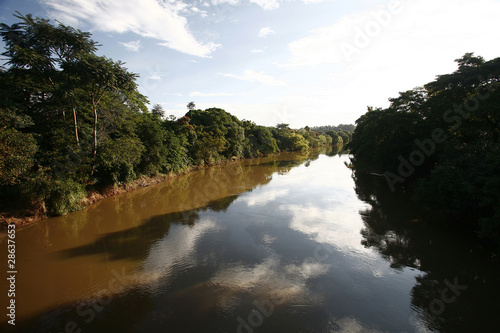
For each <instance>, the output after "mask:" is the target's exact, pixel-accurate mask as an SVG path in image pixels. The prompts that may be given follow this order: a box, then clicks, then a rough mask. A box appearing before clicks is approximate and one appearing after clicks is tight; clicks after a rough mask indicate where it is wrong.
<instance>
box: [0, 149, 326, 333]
mask: <svg viewBox="0 0 500 333" xmlns="http://www.w3.org/2000/svg"><path fill="white" fill-rule="evenodd" d="M318 156H319V153H317V152H310V153H307V154H302V155H299V162H296V161H291V160H290V161H288V160H286V161H284V162H278V163H276V162H274V161H267V160H266V159H261V161H262V162H263V163H262V164H260V165H267V166H268V167H267V168H266V169H265V170H264V171H257V170H256V169H247V168H243V169H246V170H248V171H245V170H243V169H242V168H241V166H238V165H234V166H232V167H233V168H234V169H235V170H234V172H231V173H230V174H229V175H224V176H225V178H220V176H219V173H221V172H222V171H219V170H222V169H219V168H213V169H207V170H203V171H202V173H204V174H206V175H205V177H206V176H207V175H208V176H210V178H209V181H208V183H211V182H219V183H220V182H222V183H224V184H225V185H227V184H228V183H231V184H233V183H234V184H237V183H238V184H247V185H246V186H245V189H244V190H241V191H239V192H238V194H231V193H229V192H227V195H226V196H222V197H220V198H219V199H216V200H211V201H208V202H205V204H202V205H201V206H199V207H197V208H195V209H184V210H183V209H182V208H183V207H186V206H183V205H184V204H186V202H188V201H190V200H189V198H190V197H189V195H193V193H194V194H195V195H199V198H197V199H196V200H195V199H194V198H192V197H191V198H192V199H191V201H192V202H195V201H196V203H197V204H199V203H200V202H203V200H204V199H203V198H205V197H206V196H205V195H204V193H205V192H206V191H207V188H208V187H207V186H205V185H207V183H206V182H205V183H204V184H203V189H202V188H201V187H200V186H201V185H196V186H194V190H193V189H191V190H189V189H190V188H191V187H192V186H193V185H192V183H193V182H196V181H193V180H192V179H191V178H189V177H185V178H181V179H180V180H181V181H182V184H181V185H182V186H183V187H182V188H183V189H184V190H181V189H179V188H177V189H176V192H175V193H170V189H167V188H166V187H161V186H160V187H157V188H156V189H153V188H152V189H151V190H153V192H154V193H156V195H157V196H158V197H164V198H168V197H170V196H172V195H177V196H181V197H182V198H181V200H179V202H181V205H180V206H179V209H178V211H173V212H170V213H166V214H160V215H156V216H153V217H150V218H147V219H145V220H143V221H141V222H140V223H139V224H138V225H135V226H131V227H128V228H125V229H123V230H120V231H114V232H107V233H105V234H103V235H100V236H98V237H97V238H96V239H93V240H92V241H90V242H87V243H84V244H82V245H78V246H73V247H69V248H65V249H62V250H59V251H56V252H53V255H52V256H53V257H55V258H57V257H59V258H60V259H71V258H77V257H90V256H96V257H98V258H102V259H100V260H107V261H118V260H129V259H130V261H139V262H141V260H142V259H144V258H146V257H147V256H148V255H149V254H150V252H151V251H152V247H153V246H154V244H155V243H158V242H159V241H161V240H164V239H166V237H168V235H169V233H171V232H172V228H177V227H178V226H185V227H188V228H191V227H195V226H196V224H197V222H198V221H199V214H200V213H202V212H224V211H226V210H227V209H228V207H229V206H230V205H231V204H232V203H233V202H234V201H235V200H236V199H237V198H238V196H239V195H240V194H241V193H244V192H247V191H251V190H252V189H253V188H255V187H256V186H260V185H264V184H267V183H268V182H269V181H270V180H271V178H272V177H271V176H272V174H274V173H277V174H284V173H287V172H289V171H290V170H291V169H292V168H293V167H297V166H299V165H301V164H304V163H307V162H310V161H311V160H315V159H317V158H318ZM269 166H271V167H269ZM238 168H239V169H238ZM257 169H260V168H257ZM233 178H234V179H235V180H233ZM195 179H197V178H195ZM216 180H217V181H216ZM177 192H178V194H177ZM217 193H219V192H217ZM220 193H222V192H220ZM224 193H226V192H224ZM130 197H131V198H132V199H130V200H133V201H131V202H129V203H128V204H120V205H119V206H118V207H117V208H116V210H117V212H118V211H119V212H121V213H122V214H126V215H127V216H132V218H137V217H138V216H140V215H139V213H137V212H134V209H136V210H137V209H138V208H139V207H142V203H143V200H142V199H141V198H142V195H141V194H138V195H135V196H134V195H131V196H130ZM184 197H185V198H184ZM127 200H129V199H127ZM118 201H119V200H118ZM148 205H149V206H154V205H158V203H157V204H155V203H152V202H151V203H149V204H148ZM149 206H146V207H149ZM195 206H196V205H195ZM191 207H192V206H191ZM140 209H147V208H140ZM149 209H151V208H149ZM129 210H130V212H129ZM99 213H100V210H99V209H97V210H96V212H95V213H92V214H90V215H89V216H90V217H89V218H84V217H81V219H82V221H79V220H78V219H77V220H75V221H73V220H72V219H75V217H74V216H77V215H74V216H73V217H72V219H70V222H71V221H72V222H74V223H77V222H81V223H80V224H81V226H80V227H78V226H76V227H75V228H76V229H75V230H73V229H72V232H73V231H74V232H75V233H78V232H81V231H82V230H87V229H78V228H89V226H91V225H92V221H95V220H94V218H96V217H97V216H95V214H99ZM113 214H114V213H113ZM112 216H113V217H114V216H115V215H112ZM97 221H98V222H99V223H104V222H105V221H106V218H103V217H99V220H97ZM65 225H67V223H65V224H63V223H58V224H55V227H57V228H63V227H64V226H65ZM70 235H71V236H72V237H73V234H70ZM112 273H113V274H112V276H113V275H114V276H115V277H116V278H111V280H110V281H109V287H108V288H107V289H106V288H105V289H104V290H100V291H95V292H92V291H88V293H87V294H85V295H84V296H82V297H86V298H84V299H83V300H82V299H79V300H78V301H69V302H65V303H64V302H62V303H59V305H58V306H55V307H54V306H52V307H50V308H46V309H44V310H38V312H37V313H33V314H31V315H30V316H26V317H24V318H22V320H21V319H19V320H17V321H16V326H15V327H12V326H11V325H8V324H7V323H5V322H2V323H1V324H0V330H1V331H5V332H8V331H15V332H54V333H55V332H137V331H148V329H147V328H144V327H142V326H143V325H145V323H148V322H151V323H154V318H153V319H151V318H150V316H151V315H152V314H154V313H155V312H162V311H163V312H165V313H163V314H162V318H168V319H167V321H168V322H167V323H165V324H167V326H166V327H172V328H173V330H172V331H176V330H175V329H176V328H178V329H179V330H183V329H186V328H187V331H193V332H194V331H196V328H199V327H203V325H204V324H200V322H199V321H203V322H205V323H206V325H207V326H206V328H207V329H206V331H212V332H217V331H219V330H220V329H222V330H224V329H227V330H231V331H233V330H234V323H232V322H229V321H228V320H227V318H224V314H221V313H219V310H218V309H216V308H210V307H209V308H207V309H204V311H201V312H200V311H197V312H198V313H202V316H201V317H198V319H197V321H196V322H195V321H193V322H190V321H189V320H188V321H187V322H186V321H185V320H183V321H182V322H180V321H179V319H178V318H177V319H176V318H175V316H174V315H173V314H174V312H172V311H173V310H172V309H181V312H185V313H189V311H190V310H189V309H188V308H186V307H187V306H189V302H188V303H186V298H184V297H183V296H182V295H181V294H174V295H172V296H171V297H170V296H169V298H168V299H167V300H162V302H161V305H160V308H159V305H158V304H155V298H154V297H151V294H149V290H148V288H149V287H147V286H151V285H152V284H153V285H154V284H155V282H154V281H153V282H151V281H149V280H147V281H144V279H145V278H149V277H145V276H134V275H135V273H134V272H133V271H130V272H116V271H114V272H112ZM206 274H210V272H201V273H200V274H198V276H199V278H200V281H204V280H205V279H206V276H205V275H206ZM153 278H154V277H153ZM171 278H172V279H173V280H174V281H173V282H171V283H172V284H173V285H174V284H175V285H177V286H178V285H179V284H181V285H182V284H185V283H188V282H189V283H190V284H191V285H194V286H196V285H197V284H196V281H185V280H184V281H183V278H182V276H181V275H178V276H177V275H175V276H172V277H171ZM158 279H160V280H159V281H158V282H157V283H158V285H162V282H161V279H162V277H161V276H160V277H158ZM111 284H113V287H111ZM180 289H182V288H180ZM180 289H179V290H180ZM195 289H196V288H195ZM195 289H193V290H194V291H196V292H198V293H200V295H201V294H207V293H208V294H210V293H212V294H213V293H217V290H211V289H210V288H208V287H203V288H200V289H199V290H197V289H196V290H195ZM207 298H210V297H207ZM190 299H191V302H193V300H196V299H199V297H191V298H190ZM201 303H202V302H201ZM201 303H200V304H201ZM200 304H194V303H193V304H191V305H192V306H194V307H195V306H203V304H201V305H200ZM182 309H185V311H184V310H182ZM170 312H172V315H168V313H170ZM175 312H176V313H178V312H179V311H177V310H176V311H175ZM217 316H218V317H217ZM214 318H219V319H215V320H214ZM146 319H147V320H146ZM184 319H186V317H185V318H184ZM232 319H234V318H232ZM111 323H112V324H111ZM210 325H212V326H213V327H209V326H210ZM224 326H227V327H226V328H224ZM13 328H14V330H11V329H13ZM189 328H191V330H189ZM80 330H81V331H80Z"/></svg>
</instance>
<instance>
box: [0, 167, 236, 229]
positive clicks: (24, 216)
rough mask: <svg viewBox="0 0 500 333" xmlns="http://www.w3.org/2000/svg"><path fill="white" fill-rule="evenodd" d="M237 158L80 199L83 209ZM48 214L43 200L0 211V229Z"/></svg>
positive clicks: (143, 179) (145, 178)
mask: <svg viewBox="0 0 500 333" xmlns="http://www.w3.org/2000/svg"><path fill="white" fill-rule="evenodd" d="M237 160H238V159H237V158H234V157H233V159H231V160H228V161H217V162H215V163H213V164H210V165H205V166H191V167H189V168H186V169H184V170H182V171H178V172H174V173H170V174H159V175H155V176H144V175H142V176H140V177H139V178H138V179H135V180H133V181H131V182H129V183H125V184H119V185H114V186H109V187H106V188H104V189H101V190H90V191H88V193H87V196H86V197H85V198H84V199H83V200H82V202H81V203H82V205H83V209H85V207H87V206H90V205H92V204H94V203H96V202H98V201H100V200H102V199H105V198H108V197H112V196H115V195H119V194H122V193H126V192H130V191H134V190H136V189H139V188H143V187H148V186H150V185H154V184H159V183H163V182H165V181H168V180H171V179H173V178H176V177H178V176H181V175H184V174H186V173H189V172H191V171H194V170H199V169H201V168H208V167H212V166H216V165H225V164H228V163H231V162H235V161H237ZM49 217H53V216H50V215H49V214H47V210H46V208H45V205H44V203H43V202H39V203H35V204H34V205H33V207H32V208H29V209H22V210H17V211H12V212H0V230H3V229H7V226H8V225H9V224H15V225H16V227H25V226H29V225H31V224H33V223H36V222H40V221H43V220H45V219H47V218H49Z"/></svg>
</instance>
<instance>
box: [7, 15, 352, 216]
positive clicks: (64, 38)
mask: <svg viewBox="0 0 500 333" xmlns="http://www.w3.org/2000/svg"><path fill="white" fill-rule="evenodd" d="M15 16H16V17H17V18H18V19H19V21H20V22H19V23H15V24H13V25H7V24H3V23H2V24H1V25H0V35H1V36H2V39H3V41H4V43H5V51H4V52H3V53H2V55H3V56H4V60H6V63H5V64H4V66H2V67H1V68H0V212H5V211H11V210H15V209H26V208H29V209H31V210H34V211H35V210H36V211H41V212H42V213H43V214H48V215H60V214H65V213H67V212H70V211H74V210H77V209H79V208H81V202H82V200H83V198H85V196H86V195H87V193H88V191H89V190H99V189H102V188H105V187H109V186H113V185H116V184H120V183H127V182H130V181H132V180H134V179H137V178H138V177H141V176H154V175H158V174H169V173H174V172H180V171H184V170H187V169H188V168H190V167H192V166H200V165H210V164H214V163H218V162H221V161H227V160H234V159H239V158H248V157H257V156H261V155H266V154H275V153H278V152H280V151H297V150H307V149H310V148H311V147H318V146H324V145H331V144H337V145H340V144H346V143H348V142H349V140H350V137H351V136H352V133H351V134H348V133H347V132H345V133H344V132H343V133H337V132H334V131H332V132H327V133H320V132H318V131H313V130H311V129H309V128H304V129H299V130H294V129H291V128H290V127H289V126H288V125H287V124H278V125H277V126H276V127H265V126H259V125H257V124H255V123H253V122H251V121H248V120H239V119H238V118H237V117H235V116H234V115H231V114H230V113H228V112H226V111H225V110H222V109H219V108H210V109H206V110H201V109H197V108H196V105H195V104H194V102H190V103H189V104H188V110H187V113H186V115H185V116H183V117H181V118H179V119H176V118H175V117H174V116H169V117H165V114H164V110H163V109H162V107H161V106H160V105H158V104H155V105H154V106H153V107H152V108H151V109H150V110H149V109H148V107H147V105H148V104H149V101H148V99H147V97H146V96H144V95H142V94H140V93H139V91H138V86H137V83H136V80H137V78H138V75H137V74H134V73H131V72H129V71H128V69H127V68H126V67H124V65H125V64H124V63H123V62H121V61H114V60H113V59H110V58H107V57H105V56H98V55H97V54H96V51H97V50H98V46H99V45H98V44H97V43H96V42H95V41H93V40H92V39H91V35H90V33H88V32H83V31H80V30H78V29H74V28H72V27H70V26H66V25H63V24H61V23H59V24H57V25H53V24H51V23H50V21H49V20H46V19H43V18H38V17H33V16H31V15H26V16H23V15H21V14H20V13H17V15H15Z"/></svg>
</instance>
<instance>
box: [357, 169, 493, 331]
mask: <svg viewBox="0 0 500 333" xmlns="http://www.w3.org/2000/svg"><path fill="white" fill-rule="evenodd" d="M354 179H355V183H356V193H357V194H358V196H359V198H360V199H362V200H363V201H365V202H367V203H369V204H370V208H369V209H366V210H364V211H362V212H361V215H362V217H363V221H364V224H365V227H364V229H363V230H362V232H361V234H362V236H363V238H364V240H363V242H362V243H363V245H364V246H365V247H367V248H375V249H377V251H378V252H379V253H380V254H381V255H382V256H383V257H384V258H385V259H386V260H387V261H388V262H389V264H390V266H391V267H393V268H394V269H398V270H401V269H404V267H414V268H418V269H419V270H421V272H422V273H421V274H420V275H419V276H418V277H417V278H416V284H415V286H414V287H413V288H412V291H411V296H412V305H413V306H414V307H415V310H416V312H415V315H414V317H412V318H410V320H411V321H414V322H418V321H419V320H423V322H424V323H425V329H426V330H433V331H436V332H494V331H498V329H499V328H500V324H498V323H497V322H496V320H495V319H493V318H494V316H495V314H496V313H498V305H497V304H496V303H497V302H496V297H498V296H499V295H500V288H499V287H498V283H497V281H498V274H499V273H500V270H499V265H498V261H497V260H495V258H492V257H491V256H490V253H489V252H488V251H487V250H485V249H483V248H482V247H481V246H479V245H477V244H478V241H477V239H475V237H474V235H473V234H470V233H464V232H461V231H460V230H459V229H457V228H455V227H454V226H453V225H448V226H444V227H443V226H442V222H441V221H438V220H437V219H436V218H433V217H432V212H424V211H421V210H419V209H418V207H415V206H413V205H412V202H411V200H410V198H408V197H405V196H404V195H401V194H397V195H394V194H393V193H391V192H390V191H389V189H388V186H387V184H386V183H385V180H384V179H383V177H374V176H371V175H367V174H364V173H361V172H355V174H354Z"/></svg>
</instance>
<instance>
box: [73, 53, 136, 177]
mask: <svg viewBox="0 0 500 333" xmlns="http://www.w3.org/2000/svg"><path fill="white" fill-rule="evenodd" d="M123 65H124V63H123V62H121V61H117V62H115V61H113V60H112V59H108V58H106V57H99V56H95V55H87V56H86V57H83V58H82V59H81V60H80V61H75V62H73V63H72V64H71V67H68V70H70V71H71V73H72V74H73V75H74V76H76V77H78V78H79V81H80V84H81V85H82V86H84V87H85V90H86V91H87V93H88V97H89V99H90V103H91V105H92V112H93V115H94V124H93V143H92V156H93V158H94V160H95V158H96V156H97V124H98V106H99V104H100V102H101V100H102V98H103V97H104V96H105V95H106V94H111V93H116V94H118V95H121V96H123V97H124V98H125V100H126V97H128V96H134V97H135V96H139V98H140V94H139V93H138V92H137V84H136V82H135V79H136V78H137V77H138V75H137V74H134V73H129V72H128V71H127V69H126V68H124V67H123ZM93 172H94V167H92V171H91V175H92V174H93Z"/></svg>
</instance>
